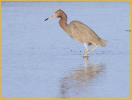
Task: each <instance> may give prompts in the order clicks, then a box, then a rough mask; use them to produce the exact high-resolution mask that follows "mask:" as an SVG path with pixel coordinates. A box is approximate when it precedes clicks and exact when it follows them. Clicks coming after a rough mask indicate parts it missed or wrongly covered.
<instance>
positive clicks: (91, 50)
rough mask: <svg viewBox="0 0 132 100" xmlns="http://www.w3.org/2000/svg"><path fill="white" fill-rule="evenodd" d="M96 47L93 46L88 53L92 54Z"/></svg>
mask: <svg viewBox="0 0 132 100" xmlns="http://www.w3.org/2000/svg"><path fill="white" fill-rule="evenodd" d="M97 47H98V46H97V45H94V46H93V48H92V49H90V52H89V53H93V51H94V50H95V49H96V48H97Z"/></svg>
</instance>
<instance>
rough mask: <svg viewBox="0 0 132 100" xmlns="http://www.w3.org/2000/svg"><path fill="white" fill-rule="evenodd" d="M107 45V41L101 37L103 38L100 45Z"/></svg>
mask: <svg viewBox="0 0 132 100" xmlns="http://www.w3.org/2000/svg"><path fill="white" fill-rule="evenodd" d="M106 45H107V41H106V40H103V39H101V40H100V46H102V47H105V46H106Z"/></svg>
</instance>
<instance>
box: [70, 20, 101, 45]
mask: <svg viewBox="0 0 132 100" xmlns="http://www.w3.org/2000/svg"><path fill="white" fill-rule="evenodd" d="M69 25H70V29H71V33H72V35H76V37H78V39H80V40H81V41H82V42H95V43H96V42H97V41H98V40H100V37H99V36H98V35H97V34H96V33H95V32H94V31H93V30H92V29H91V28H89V27H88V26H87V25H85V24H83V23H81V22H79V21H72V22H71V23H70V24H69Z"/></svg>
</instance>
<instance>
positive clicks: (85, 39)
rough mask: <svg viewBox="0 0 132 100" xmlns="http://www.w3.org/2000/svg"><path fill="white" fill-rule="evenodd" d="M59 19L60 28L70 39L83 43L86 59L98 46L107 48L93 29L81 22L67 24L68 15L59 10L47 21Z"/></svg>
mask: <svg viewBox="0 0 132 100" xmlns="http://www.w3.org/2000/svg"><path fill="white" fill-rule="evenodd" d="M53 18H59V19H60V20H59V24H60V27H61V28H62V29H63V30H64V31H65V32H66V33H68V34H69V36H70V37H72V38H73V39H75V40H77V41H79V42H80V43H82V44H83V45H84V47H85V51H84V57H88V54H89V53H90V52H91V51H94V50H95V49H96V48H97V47H98V46H100V47H104V46H106V41H105V40H103V39H101V38H100V37H99V36H98V35H97V34H96V33H95V32H94V31H93V30H92V29H91V28H89V27H88V26H87V25H85V24H83V23H82V22H80V21H72V22H70V23H69V24H68V23H67V15H66V13H65V12H64V11H63V10H61V9H59V10H57V11H56V12H55V13H54V14H53V15H52V16H51V17H48V18H46V19H45V21H47V20H48V19H53ZM90 45H91V46H93V48H91V50H89V49H88V46H90Z"/></svg>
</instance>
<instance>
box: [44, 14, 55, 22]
mask: <svg viewBox="0 0 132 100" xmlns="http://www.w3.org/2000/svg"><path fill="white" fill-rule="evenodd" d="M55 18H57V15H56V14H55V13H54V14H53V15H52V16H50V17H48V18H46V19H45V20H44V21H47V20H49V19H55Z"/></svg>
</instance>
